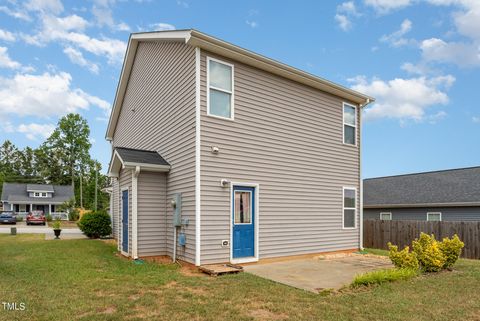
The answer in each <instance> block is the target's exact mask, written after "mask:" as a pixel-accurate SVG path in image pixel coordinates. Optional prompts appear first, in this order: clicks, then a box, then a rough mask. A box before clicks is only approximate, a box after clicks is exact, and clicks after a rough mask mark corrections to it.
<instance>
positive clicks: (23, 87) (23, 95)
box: [0, 72, 110, 118]
mask: <svg viewBox="0 0 480 321" xmlns="http://www.w3.org/2000/svg"><path fill="white" fill-rule="evenodd" d="M71 82H72V76H71V75H70V74H68V73H66V72H59V73H56V74H53V73H48V72H46V73H44V74H41V75H31V74H17V75H15V76H14V77H13V78H0V116H2V114H3V116H5V115H8V114H12V115H17V116H20V117H24V116H37V117H40V118H48V117H51V116H60V115H64V114H66V113H70V112H78V111H79V110H87V109H89V108H90V107H91V106H96V107H99V108H100V109H102V110H107V109H108V108H109V106H110V104H109V103H108V102H106V101H104V100H102V99H100V98H98V97H96V96H92V95H89V94H88V93H86V92H84V91H83V90H81V89H79V88H72V85H71Z"/></svg>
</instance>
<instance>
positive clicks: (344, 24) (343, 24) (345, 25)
mask: <svg viewBox="0 0 480 321" xmlns="http://www.w3.org/2000/svg"><path fill="white" fill-rule="evenodd" d="M335 21H336V22H337V23H338V26H339V27H340V29H342V30H343V31H348V30H350V29H351V28H352V22H351V21H350V20H349V19H348V17H347V16H346V15H343V14H338V13H337V14H336V15H335Z"/></svg>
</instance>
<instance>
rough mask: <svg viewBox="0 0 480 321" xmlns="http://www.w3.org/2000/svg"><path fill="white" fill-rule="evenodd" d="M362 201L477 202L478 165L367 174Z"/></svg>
mask: <svg viewBox="0 0 480 321" xmlns="http://www.w3.org/2000/svg"><path fill="white" fill-rule="evenodd" d="M363 195H364V197H363V204H364V206H365V207H368V206H379V205H396V204H398V205H415V204H452V203H479V204H480V166H479V167H470V168H459V169H450V170H443V171H435V172H425V173H417V174H407V175H398V176H389V177H379V178H370V179H365V180H364V181H363Z"/></svg>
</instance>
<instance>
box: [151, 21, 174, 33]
mask: <svg viewBox="0 0 480 321" xmlns="http://www.w3.org/2000/svg"><path fill="white" fill-rule="evenodd" d="M150 28H152V29H153V30H155V31H165V30H175V26H174V25H171V24H169V23H164V22H157V23H152V24H150Z"/></svg>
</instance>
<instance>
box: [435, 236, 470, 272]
mask: <svg viewBox="0 0 480 321" xmlns="http://www.w3.org/2000/svg"><path fill="white" fill-rule="evenodd" d="M439 245H440V251H442V253H443V255H444V256H445V263H444V264H443V268H444V269H448V268H451V267H452V266H453V265H454V264H455V262H457V260H458V258H459V257H460V254H461V253H462V248H463V247H464V246H465V244H464V243H463V242H462V241H460V238H459V237H458V235H457V234H455V235H454V236H453V237H452V238H451V239H449V238H448V237H445V238H444V239H443V241H442V242H440V244H439Z"/></svg>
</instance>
